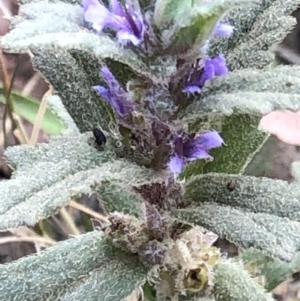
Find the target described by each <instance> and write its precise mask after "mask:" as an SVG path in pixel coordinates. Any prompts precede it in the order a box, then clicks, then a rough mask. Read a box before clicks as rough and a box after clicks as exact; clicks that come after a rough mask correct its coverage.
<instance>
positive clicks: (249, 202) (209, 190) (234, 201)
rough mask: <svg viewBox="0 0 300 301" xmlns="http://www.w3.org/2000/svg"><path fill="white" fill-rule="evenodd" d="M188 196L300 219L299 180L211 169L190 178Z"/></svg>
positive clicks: (187, 184) (252, 210)
mask: <svg viewBox="0 0 300 301" xmlns="http://www.w3.org/2000/svg"><path fill="white" fill-rule="evenodd" d="M185 191H186V198H187V199H191V200H192V201H194V202H207V201H212V202H216V203H220V204H225V205H229V206H232V207H238V208H244V209H247V210H249V211H251V212H255V213H259V212H260V213H268V214H274V215H277V216H280V217H288V218H289V219H291V220H295V221H299V222H300V203H299V198H300V187H299V184H298V183H292V184H289V183H287V182H286V181H282V180H275V179H269V178H264V177H260V178H257V177H252V176H246V175H243V176H241V175H227V174H215V173H210V174H206V175H198V176H195V177H192V178H190V179H189V180H188V181H187V183H186V188H185Z"/></svg>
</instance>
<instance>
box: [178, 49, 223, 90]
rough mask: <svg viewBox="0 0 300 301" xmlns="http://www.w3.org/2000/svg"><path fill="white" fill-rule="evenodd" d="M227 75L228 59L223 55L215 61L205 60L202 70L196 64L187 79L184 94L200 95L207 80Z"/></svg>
mask: <svg viewBox="0 0 300 301" xmlns="http://www.w3.org/2000/svg"><path fill="white" fill-rule="evenodd" d="M227 73H228V68H227V66H226V59H225V57H224V56H223V55H222V54H219V55H218V56H216V57H215V58H213V59H211V58H208V59H205V60H204V66H203V67H202V68H199V66H198V64H196V65H195V66H194V68H193V69H192V70H191V72H190V73H189V75H188V76H187V77H186V80H185V85H184V88H183V90H182V92H184V93H188V94H194V93H200V91H201V88H202V87H203V86H204V84H205V82H206V81H207V80H210V79H214V78H215V77H217V76H222V75H226V74H227Z"/></svg>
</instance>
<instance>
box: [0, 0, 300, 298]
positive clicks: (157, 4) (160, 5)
mask: <svg viewBox="0 0 300 301" xmlns="http://www.w3.org/2000/svg"><path fill="white" fill-rule="evenodd" d="M20 2H21V6H20V13H19V16H18V17H15V18H13V19H12V20H11V24H12V30H11V32H10V33H8V34H7V35H6V36H5V37H4V38H3V39H2V40H1V45H2V47H3V49H5V50H6V51H8V52H19V51H23V52H26V51H30V53H31V54H32V63H33V65H34V67H35V68H36V69H37V70H39V71H40V72H41V73H42V74H43V75H44V76H45V78H46V79H47V80H48V81H49V83H50V84H51V85H52V86H53V88H54V90H55V92H54V94H53V95H51V96H49V97H48V99H47V101H48V105H49V106H50V107H51V108H52V110H53V112H55V113H56V114H57V115H58V116H59V118H60V119H61V121H62V123H63V124H64V127H65V130H64V132H63V134H62V135H60V136H58V137H52V138H51V139H50V141H49V143H44V144H40V145H38V146H37V147H25V146H16V147H12V148H10V149H8V150H7V151H6V157H7V160H8V162H9V163H10V165H11V166H12V167H13V168H14V169H15V172H14V175H13V178H12V179H11V180H9V181H7V182H0V195H1V198H0V228H1V229H8V228H14V227H18V226H20V225H26V226H34V225H35V224H36V223H37V222H38V221H40V220H42V219H45V218H48V217H49V216H51V215H52V214H53V213H55V211H56V210H57V209H58V208H61V207H63V206H66V205H67V204H68V203H69V202H70V201H71V200H74V199H78V198H79V197H80V196H81V195H83V194H89V195H90V194H93V193H97V194H98V195H99V202H100V204H101V208H104V209H103V210H104V212H105V214H106V216H105V218H104V219H103V220H101V221H94V231H91V232H87V233H85V234H82V235H78V236H77V237H75V238H71V239H68V240H67V241H65V242H62V243H60V244H58V245H56V246H54V247H51V248H47V249H46V250H44V251H42V252H41V253H40V254H38V255H34V256H29V257H26V258H22V259H20V260H18V261H16V262H13V263H10V264H7V265H3V266H0V279H1V280H2V281H0V292H1V297H2V299H3V300H28V301H33V300H61V301H62V300H87V301H94V300H106V301H119V300H124V299H125V298H128V296H131V297H132V296H133V295H134V296H135V297H136V298H144V299H146V300H148V301H152V300H217V301H229V300H230V301H235V300H236V301H243V300H255V301H257V300H260V301H263V300H273V299H272V297H271V295H270V294H269V293H268V292H269V291H271V290H272V289H273V288H274V287H275V286H276V285H278V284H279V283H280V282H281V281H283V280H284V279H285V278H286V277H287V276H288V275H290V274H291V273H292V272H293V271H294V270H296V269H297V267H298V265H299V260H300V255H299V254H300V253H299V249H300V234H299V233H300V223H299V221H300V203H299V201H298V199H299V196H300V188H299V184H298V182H297V181H298V170H299V168H300V167H299V166H298V165H297V164H296V165H295V166H294V171H295V179H296V181H295V183H293V184H288V183H286V182H284V181H279V180H273V179H268V178H265V177H257V174H254V173H253V170H254V169H255V168H254V164H255V160H254V159H255V154H256V153H257V152H258V151H259V150H260V149H261V148H262V147H263V146H264V144H265V143H266V141H267V139H268V133H265V132H262V131H260V130H259V129H258V124H259V120H260V118H261V116H263V115H264V114H266V113H269V112H271V111H273V110H275V109H290V110H299V108H300V96H299V93H298V90H299V88H298V87H299V79H298V78H299V77H298V72H299V71H300V69H299V67H291V66H281V65H279V64H278V63H277V62H276V60H274V55H273V53H272V51H270V50H269V49H270V47H271V46H272V45H274V44H276V43H279V42H280V41H281V40H282V39H283V38H284V37H285V36H286V34H287V33H288V32H289V31H290V30H291V28H292V26H293V25H294V24H295V20H294V18H292V17H291V16H290V14H291V13H292V12H293V11H294V10H295V9H296V8H297V5H298V4H299V3H298V1H295V0H285V1H283V0H260V1H254V0H253V1H251V0H190V1H175V0H156V1H154V0H140V1H138V0H124V1H118V0H109V1H99V0H83V1H77V0H61V1H59V0H43V1H37V0H21V1H20ZM298 209H299V210H298ZM219 236H220V237H222V238H225V239H227V240H229V241H230V242H232V243H234V244H236V245H238V246H239V247H240V249H241V252H240V254H239V255H238V256H237V257H236V258H233V259H230V258H228V256H227V255H226V253H225V252H224V250H222V249H220V248H218V247H217V246H216V245H215V243H216V241H217V239H218V237H219ZM20 274H21V275H22V276H21V278H20V277H19V276H18V275H20Z"/></svg>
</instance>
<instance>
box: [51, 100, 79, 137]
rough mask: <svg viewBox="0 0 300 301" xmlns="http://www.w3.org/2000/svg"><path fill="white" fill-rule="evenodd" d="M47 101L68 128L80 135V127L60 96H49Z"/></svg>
mask: <svg viewBox="0 0 300 301" xmlns="http://www.w3.org/2000/svg"><path fill="white" fill-rule="evenodd" d="M46 101H47V104H48V107H49V109H50V110H51V111H52V113H53V114H55V115H56V116H57V117H58V118H59V119H60V120H61V122H62V123H63V124H64V125H65V127H66V128H67V130H69V131H71V133H74V134H75V135H79V133H80V132H79V129H78V127H77V126H76V124H75V122H74V120H73V119H72V117H71V116H70V114H69V113H68V112H67V110H66V108H65V107H64V105H63V103H62V101H61V99H60V98H59V96H58V95H51V96H48V97H47V99H46ZM65 132H66V130H64V133H65Z"/></svg>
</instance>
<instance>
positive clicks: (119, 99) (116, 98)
mask: <svg viewBox="0 0 300 301" xmlns="http://www.w3.org/2000/svg"><path fill="white" fill-rule="evenodd" d="M100 75H101V77H102V78H104V80H105V81H106V84H107V86H108V88H105V87H103V86H94V87H93V88H94V89H95V90H96V91H97V92H98V94H99V95H100V96H101V97H102V98H103V99H105V100H106V101H107V102H108V103H109V104H110V105H111V106H112V108H113V109H114V111H115V112H116V113H117V114H118V115H119V116H124V115H126V114H128V113H130V112H131V111H133V110H134V103H133V101H131V100H130V99H129V97H128V94H127V93H126V91H125V90H124V89H123V88H122V87H121V86H120V84H119V83H118V81H117V80H116V78H115V77H114V76H113V74H112V73H111V72H110V71H109V69H108V68H107V67H103V68H101V72H100Z"/></svg>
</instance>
